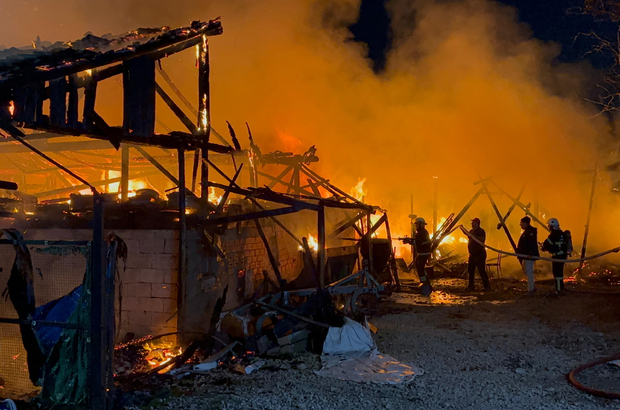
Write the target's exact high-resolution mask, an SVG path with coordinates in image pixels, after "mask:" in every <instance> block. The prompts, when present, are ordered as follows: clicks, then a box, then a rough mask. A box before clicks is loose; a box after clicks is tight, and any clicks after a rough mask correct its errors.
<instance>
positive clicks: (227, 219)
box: [199, 206, 303, 226]
mask: <svg viewBox="0 0 620 410" xmlns="http://www.w3.org/2000/svg"><path fill="white" fill-rule="evenodd" d="M302 209H303V208H302ZM302 209H300V208H297V207H294V206H290V207H284V208H277V209H269V210H266V211H257V212H249V213H247V214H241V215H233V216H221V217H218V218H211V219H206V220H204V221H200V222H199V224H200V225H204V226H213V225H222V224H231V223H236V222H242V221H252V220H254V219H260V218H268V217H270V216H277V215H287V214H292V213H295V212H299V211H301V210H302Z"/></svg>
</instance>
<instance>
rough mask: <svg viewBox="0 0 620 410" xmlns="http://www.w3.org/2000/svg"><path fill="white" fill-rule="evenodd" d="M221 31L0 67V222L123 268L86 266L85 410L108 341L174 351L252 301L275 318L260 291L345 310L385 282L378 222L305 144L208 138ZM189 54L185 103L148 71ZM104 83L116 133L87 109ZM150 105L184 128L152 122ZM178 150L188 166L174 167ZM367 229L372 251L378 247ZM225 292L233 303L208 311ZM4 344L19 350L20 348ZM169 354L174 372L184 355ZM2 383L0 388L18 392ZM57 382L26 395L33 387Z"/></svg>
mask: <svg viewBox="0 0 620 410" xmlns="http://www.w3.org/2000/svg"><path fill="white" fill-rule="evenodd" d="M221 33H222V26H221V23H220V21H219V20H217V19H216V20H212V21H209V22H193V23H192V25H191V26H189V27H185V28H179V29H170V28H168V27H161V28H153V29H138V30H135V31H132V32H129V33H125V34H123V35H121V36H104V37H96V36H93V35H91V34H89V35H87V36H86V37H84V38H82V39H80V40H78V41H75V42H71V43H54V44H47V43H44V42H41V41H37V42H36V43H35V48H34V49H32V50H28V51H24V50H19V49H9V50H5V51H4V52H2V55H0V57H3V60H0V130H1V131H0V133H1V134H2V136H3V137H4V138H5V141H4V142H0V155H2V156H3V157H4V158H5V159H6V162H5V163H6V164H7V165H6V166H5V168H4V169H3V173H4V175H6V176H7V177H8V179H11V180H14V181H15V182H16V183H17V184H18V186H19V189H18V190H17V191H15V192H12V193H9V192H8V191H3V192H4V194H3V196H4V198H5V199H4V200H3V206H4V212H3V215H2V216H3V218H2V221H1V224H2V225H3V226H5V227H11V228H12V229H16V230H19V231H25V240H26V241H40V242H41V243H46V242H47V241H50V240H54V241H66V242H70V243H73V242H80V241H82V242H84V241H91V240H92V243H93V245H92V246H93V249H98V250H99V252H100V253H101V255H103V254H104V253H105V252H106V247H105V246H104V243H103V238H104V237H109V238H116V239H115V241H116V240H118V242H119V243H122V245H118V246H120V248H119V249H121V250H122V252H120V253H119V254H120V255H125V256H126V262H125V263H121V264H119V269H117V270H118V273H117V274H116V275H114V274H111V269H112V268H111V266H114V267H116V264H114V265H110V263H111V262H110V258H112V259H114V260H115V259H116V257H115V256H111V255H112V254H110V253H109V249H110V246H111V244H112V243H113V242H114V241H111V242H109V243H110V245H108V247H107V249H108V250H107V252H108V262H107V264H106V265H105V266H107V269H103V268H102V267H103V266H104V262H103V259H102V258H101V255H99V254H97V253H95V254H93V257H92V259H89V260H90V262H89V263H91V265H89V266H92V267H91V269H90V270H89V272H92V276H91V275H88V278H90V279H89V280H92V300H91V302H89V303H90V304H91V308H92V312H91V322H93V323H91V328H89V329H90V330H88V331H89V332H91V337H92V338H93V347H92V349H94V351H95V352H94V353H92V357H91V361H92V362H91V363H90V365H89V367H90V368H91V372H90V376H89V377H90V379H89V383H90V384H91V385H92V386H95V387H93V390H92V391H91V392H90V395H81V396H80V397H82V398H84V397H88V401H89V402H90V404H91V405H92V406H96V405H99V404H97V403H98V401H99V400H100V399H101V401H102V403H103V404H101V406H102V407H101V408H104V407H105V406H106V404H105V397H106V391H107V389H108V388H109V386H110V383H111V375H112V372H113V362H112V357H113V356H114V355H115V354H116V355H118V353H114V354H113V353H112V352H113V349H112V344H113V343H114V341H121V340H122V339H124V342H125V344H124V346H130V345H131V346H133V345H132V344H131V343H130V344H127V342H128V339H131V338H132V337H136V338H140V337H146V338H147V339H145V340H150V339H149V338H150V337H152V336H151V335H161V334H168V335H171V336H173V337H174V339H176V341H173V342H170V343H172V344H173V345H177V344H183V345H185V346H187V345H188V344H189V343H190V342H192V341H193V340H195V339H196V338H199V339H200V338H203V337H204V335H207V336H209V335H212V331H213V320H214V318H216V317H217V315H218V314H219V312H221V311H222V310H230V309H233V308H235V307H237V306H239V305H244V304H246V303H248V302H253V301H256V300H258V299H259V298H261V299H260V300H261V302H260V303H262V305H261V306H263V308H267V309H272V308H273V309H276V307H274V306H275V305H274V304H277V305H278V306H280V307H279V308H278V309H280V311H281V310H282V309H284V312H286V309H285V308H284V307H282V306H285V307H286V306H287V302H286V301H285V300H284V299H285V298H277V297H274V295H280V296H283V295H284V294H285V292H286V294H287V295H288V294H290V295H293V296H294V297H295V298H300V299H299V300H302V299H304V298H309V297H312V295H314V294H317V292H318V293H319V294H322V295H325V296H326V297H327V298H328V299H329V296H331V297H332V298H334V299H338V300H343V301H344V303H343V308H344V309H345V310H348V311H349V312H355V311H356V310H358V309H360V308H363V307H364V304H365V303H366V301H367V298H366V297H365V295H366V296H368V295H369V296H370V297H371V298H372V297H376V296H377V295H378V292H380V291H382V290H384V289H385V287H386V286H388V287H391V286H392V285H394V286H398V285H399V282H398V276H397V273H396V265H395V262H394V257H393V252H392V247H391V237H390V230H389V222H388V218H387V213H385V211H383V210H381V209H380V208H378V207H376V206H370V205H367V204H365V203H364V202H363V198H359V197H356V196H355V195H351V194H349V193H347V192H345V191H344V190H342V189H340V188H338V187H336V186H334V185H333V184H332V183H330V182H329V180H328V179H326V178H324V177H322V176H321V175H319V174H317V173H316V172H315V171H313V170H312V169H311V168H310V165H311V164H313V163H315V162H317V161H318V157H317V156H316V151H317V150H316V148H315V147H311V148H310V149H309V150H307V151H306V152H305V153H303V154H296V153H290V152H280V151H276V152H271V153H263V152H262V151H261V149H260V148H259V146H258V143H257V141H255V139H254V138H253V136H252V133H251V130H250V127H249V126H247V133H248V140H249V147H248V149H243V148H242V145H241V143H240V141H239V139H238V138H237V135H236V133H235V130H234V129H233V127H232V125H230V124H228V127H229V134H230V140H231V142H230V143H229V142H228V141H227V139H226V138H224V137H222V136H221V135H220V134H219V133H218V132H217V131H216V130H215V129H214V127H213V126H212V124H211V115H210V103H211V99H210V93H209V89H210V86H209V45H208V38H209V37H210V36H215V35H218V34H221ZM190 48H195V50H196V65H197V68H198V84H197V88H198V101H197V104H196V105H193V104H192V103H191V102H189V100H188V99H187V98H185V97H184V96H183V94H182V93H181V92H180V90H179V89H178V88H177V87H176V86H175V83H174V82H173V80H172V79H171V78H170V77H169V76H168V74H167V73H166V71H164V69H163V67H162V60H165V59H166V58H167V57H169V56H170V55H172V54H174V53H177V52H181V51H184V50H187V49H190ZM116 80H118V81H117V83H118V85H119V86H120V90H121V93H118V94H119V95H117V97H118V103H120V102H122V106H123V109H122V119H121V122H120V124H119V125H114V124H113V122H112V119H110V118H108V119H104V118H103V117H102V115H100V114H99V111H98V107H99V105H98V103H97V102H98V101H99V98H100V95H101V93H100V91H101V89H102V84H103V83H104V82H105V81H116ZM117 90H118V89H117ZM156 101H161V102H163V107H165V108H167V109H169V110H170V111H171V112H172V113H173V114H174V116H175V117H176V118H177V119H178V121H179V122H180V123H181V124H182V125H183V126H184V127H185V128H186V131H174V130H172V129H170V128H169V127H167V126H166V125H165V124H163V122H162V121H161V120H160V119H159V118H158V115H157V113H158V111H157V110H156ZM177 101H178V103H177ZM183 107H184V108H183ZM188 111H189V112H190V114H187V113H186V112H188ZM191 117H193V118H191ZM157 128H165V129H166V131H167V132H163V133H162V132H158V130H157ZM216 138H217V140H218V143H215V142H212V140H214V139H216ZM119 151H120V152H119ZM188 152H190V153H193V154H192V155H189V156H187V158H186V154H187V153H188ZM188 167H189V168H190V169H191V173H186V168H188ZM227 171H228V172H227ZM243 172H245V173H247V176H248V181H249V183H248V186H247V187H245V188H244V187H243V186H244V185H245V184H243V183H242V182H241V175H242V173H243ZM187 174H189V175H187ZM289 178H290V179H289ZM377 213H380V214H381V216H376V217H375V214H377ZM371 216H372V217H371ZM382 226H383V227H385V231H386V232H387V236H388V237H387V238H386V239H384V240H383V242H385V243H387V244H388V246H387V247H385V246H383V245H384V244H383V242H382V241H381V240H379V239H378V238H377V232H378V230H379V228H380V227H382ZM310 232H312V233H310ZM313 239H314V241H313ZM82 242H80V243H82ZM33 243H34V242H33ZM36 243H37V244H38V243H39V242H36ZM89 243H90V242H89ZM88 246H91V245H88ZM125 250H126V252H125ZM114 255H116V254H114ZM362 259H363V262H362ZM44 270H45V271H46V272H41V274H42V275H43V276H42V277H45V275H48V274H51V273H52V272H53V275H56V276H55V277H57V279H55V281H63V280H65V279H62V278H65V277H71V280H73V281H74V282H75V279H76V277H75V272H73V271H71V270H68V269H62V268H61V267H59V266H55V265H53V264H52V265H50V266H46V267H45V268H43V269H41V271H44ZM102 272H107V275H103V274H102ZM59 278H60V279H59ZM80 280H82V279H81V276H79V277H78V282H77V283H79V281H80ZM84 280H85V279H84ZM31 282H32V280H31ZM33 283H34V282H33ZM72 283H73V282H72ZM29 286H34V285H33V284H32V283H30V285H29ZM39 286H41V285H39ZM89 286H91V285H90V282H89ZM229 288H230V289H235V294H234V295H233V296H231V295H230V294H229V296H228V298H227V299H226V298H223V299H222V298H219V299H218V297H219V296H220V295H221V293H222V290H223V289H229ZM67 291H68V290H65V289H63V290H62V291H59V292H57V293H62V294H66V292H67ZM274 292H275V293H274ZM230 293H231V294H232V293H233V292H230ZM35 294H36V292H35ZM60 296H61V295H59V294H56V295H55V297H60ZM63 297H64V296H63ZM264 298H267V299H264ZM59 300H60V299H59ZM218 301H219V302H218ZM285 314H288V313H285ZM305 314H306V315H310V316H312V315H313V310H310V311H305ZM92 315H94V316H92ZM297 316H299V315H297ZM94 318H97V319H96V320H95V319H94ZM11 320H13V319H11ZM11 320H9V319H6V320H4V319H3V321H4V323H14V322H12V321H11ZM304 320H310V321H312V319H309V318H305V319H304ZM302 321H303V320H302ZM20 323H21V322H20ZM21 324H22V325H23V326H29V325H30V326H34V325H33V324H32V323H30V322H28V323H26V322H24V323H21ZM53 325H54V324H52V326H53ZM56 325H58V324H57V323H56ZM3 326H4V325H3ZM6 326H8V324H7V325H6ZM58 326H60V325H58ZM35 333H36V332H35ZM95 334H99V337H95V336H94V335H95ZM197 335H198V336H197ZM3 346H4V345H3ZM94 346H97V347H94ZM190 346H191V345H190ZM11 348H15V349H18V350H19V349H21V350H19V354H22V353H24V347H15V346H13V347H11ZM25 349H26V352H25V354H28V355H30V354H31V352H30V351H28V347H27V346H26V347H25ZM211 349H212V347H211ZM168 350H169V351H168V353H166V354H167V355H170V354H173V358H174V360H175V363H177V364H179V363H180V364H182V363H183V362H184V361H186V360H189V359H190V357H191V353H187V352H185V353H183V354H181V351H177V350H174V349H172V350H171V349H168ZM208 350H209V349H207V351H208ZM117 351H118V350H117ZM171 351H173V352H175V353H170V352H171ZM190 351H191V349H190ZM2 354H3V355H4V356H6V355H8V354H10V352H9V351H6V352H4V353H2ZM162 354H163V353H162ZM149 357H150V356H149ZM161 359H162V360H159V361H157V360H155V361H156V362H157V364H158V365H157V366H156V367H159V366H163V367H162V369H164V368H166V366H167V364H166V363H168V361H169V360H171V359H170V357H169V356H165V357H164V356H162V357H161ZM181 359H183V360H181ZM145 360H146V362H145V363H150V361H149V360H151V361H152V360H153V358H152V357H151V358H150V359H145ZM164 362H165V363H164ZM164 364H166V366H164ZM0 367H1V366H0ZM95 373H97V376H95ZM5 382H6V386H5V387H7V391H8V390H10V389H11V388H12V389H14V390H16V391H17V390H20V389H21V391H20V392H21V393H24V392H25V391H24V390H27V386H26V387H24V385H23V384H22V385H20V386H18V387H15V386H11V385H10V381H5ZM56 382H57V380H56V379H53V378H51V379H50V378H48V379H47V380H43V381H42V382H41V383H43V387H44V391H46V386H48V387H49V385H50V383H56ZM37 383H38V381H36V380H33V384H34V385H36V384H37ZM32 387H33V388H34V386H32ZM48 391H49V390H48ZM71 399H74V398H71ZM71 399H69V398H66V397H63V400H71ZM84 400H86V399H84Z"/></svg>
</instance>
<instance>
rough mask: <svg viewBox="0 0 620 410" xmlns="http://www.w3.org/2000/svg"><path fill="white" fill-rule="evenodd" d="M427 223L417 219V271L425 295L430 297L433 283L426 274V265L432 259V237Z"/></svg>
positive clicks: (415, 241) (415, 244)
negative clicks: (427, 228)
mask: <svg viewBox="0 0 620 410" xmlns="http://www.w3.org/2000/svg"><path fill="white" fill-rule="evenodd" d="M425 226H426V221H425V220H424V218H416V220H415V229H416V234H415V239H414V246H415V251H416V254H417V256H416V259H415V269H416V272H417V273H418V276H419V277H420V283H421V284H422V286H421V288H422V289H421V290H422V293H423V294H425V295H430V293H431V292H432V291H433V288H432V287H431V281H430V279H429V277H428V276H427V274H426V263H427V262H428V260H429V259H430V257H431V251H432V247H431V236H430V235H429V233H428V231H427V230H426V228H425Z"/></svg>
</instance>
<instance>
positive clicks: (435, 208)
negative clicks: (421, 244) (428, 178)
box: [433, 177, 439, 237]
mask: <svg viewBox="0 0 620 410" xmlns="http://www.w3.org/2000/svg"><path fill="white" fill-rule="evenodd" d="M433 179H434V180H435V189H434V192H433V237H434V236H435V234H436V233H437V227H438V225H439V224H438V223H437V222H438V221H437V196H438V193H437V191H438V185H439V178H437V177H433Z"/></svg>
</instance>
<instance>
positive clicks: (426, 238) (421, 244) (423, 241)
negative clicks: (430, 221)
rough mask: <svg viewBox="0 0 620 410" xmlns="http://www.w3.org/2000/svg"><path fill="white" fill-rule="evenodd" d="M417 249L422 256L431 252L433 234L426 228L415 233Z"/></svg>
mask: <svg viewBox="0 0 620 410" xmlns="http://www.w3.org/2000/svg"><path fill="white" fill-rule="evenodd" d="M415 250H416V252H417V253H418V255H421V256H427V255H430V254H431V236H430V235H429V234H428V231H427V230H426V229H425V228H422V229H420V230H419V231H417V232H416V234H415Z"/></svg>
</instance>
